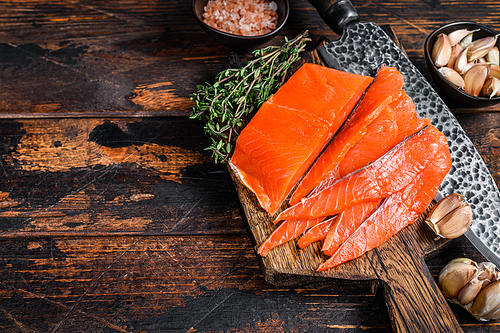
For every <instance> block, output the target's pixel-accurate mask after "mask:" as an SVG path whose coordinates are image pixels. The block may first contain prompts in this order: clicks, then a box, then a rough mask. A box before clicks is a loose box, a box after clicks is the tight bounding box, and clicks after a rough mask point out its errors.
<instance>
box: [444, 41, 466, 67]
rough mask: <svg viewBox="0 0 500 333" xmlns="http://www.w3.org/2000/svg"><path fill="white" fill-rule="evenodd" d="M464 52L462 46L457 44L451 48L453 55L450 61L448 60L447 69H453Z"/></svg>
mask: <svg viewBox="0 0 500 333" xmlns="http://www.w3.org/2000/svg"><path fill="white" fill-rule="evenodd" d="M462 51H463V48H462V47H461V46H460V44H455V45H453V46H452V47H451V55H450V60H448V63H447V64H446V67H449V68H453V66H454V65H455V61H456V60H457V58H458V56H459V55H460V53H461V52H462Z"/></svg>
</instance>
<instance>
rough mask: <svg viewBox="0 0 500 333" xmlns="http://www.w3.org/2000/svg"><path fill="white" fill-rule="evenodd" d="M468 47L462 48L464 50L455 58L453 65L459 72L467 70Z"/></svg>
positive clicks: (462, 72)
mask: <svg viewBox="0 0 500 333" xmlns="http://www.w3.org/2000/svg"><path fill="white" fill-rule="evenodd" d="M467 63H468V61H467V48H465V49H462V52H460V54H459V55H458V57H457V58H456V59H455V64H454V65H453V69H454V70H456V71H457V72H458V73H459V74H464V73H465V72H466V71H467V70H466V68H467Z"/></svg>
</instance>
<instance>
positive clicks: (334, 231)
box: [321, 201, 380, 256]
mask: <svg viewBox="0 0 500 333" xmlns="http://www.w3.org/2000/svg"><path fill="white" fill-rule="evenodd" d="M379 203H380V201H367V202H361V203H359V204H356V205H354V206H351V207H349V208H347V209H346V210H344V211H343V212H342V213H341V214H339V215H337V216H339V218H338V219H337V223H335V224H334V225H333V226H332V227H331V228H330V230H329V231H328V234H327V235H326V236H325V240H324V242H323V248H322V249H321V250H322V251H323V253H324V254H325V255H327V256H332V255H333V254H334V253H335V251H336V250H337V249H338V248H339V246H340V245H341V244H342V243H344V241H345V240H346V239H348V238H349V236H351V234H352V233H353V232H354V231H356V229H357V228H358V227H359V226H360V225H361V223H362V222H363V221H364V220H365V218H366V217H367V216H368V215H369V214H370V213H371V212H372V211H373V210H374V209H375V208H376V207H377V206H378V205H379Z"/></svg>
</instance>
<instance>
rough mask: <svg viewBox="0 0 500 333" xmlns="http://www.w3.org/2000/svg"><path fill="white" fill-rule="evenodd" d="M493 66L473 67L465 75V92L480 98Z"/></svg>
mask: <svg viewBox="0 0 500 333" xmlns="http://www.w3.org/2000/svg"><path fill="white" fill-rule="evenodd" d="M490 66H491V65H489V64H488V65H481V64H479V65H475V66H472V67H471V68H470V69H469V70H468V71H467V72H466V73H465V75H464V81H465V92H466V93H468V94H470V95H472V96H479V93H480V92H481V89H482V88H483V85H484V81H486V78H487V77H488V73H489V72H490Z"/></svg>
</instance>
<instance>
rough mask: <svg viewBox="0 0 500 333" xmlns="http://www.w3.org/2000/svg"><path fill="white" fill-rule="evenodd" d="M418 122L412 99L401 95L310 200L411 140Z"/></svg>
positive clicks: (374, 122) (369, 126)
mask: <svg viewBox="0 0 500 333" xmlns="http://www.w3.org/2000/svg"><path fill="white" fill-rule="evenodd" d="M415 119H416V112H415V105H414V104H413V101H412V100H411V99H410V97H409V96H408V95H407V94H406V93H405V92H404V91H401V94H400V97H399V98H398V99H397V100H395V101H394V102H392V103H391V104H389V106H388V107H387V108H386V109H385V110H384V111H383V112H382V113H381V114H380V115H379V116H378V117H377V119H375V120H374V121H373V122H372V123H371V124H370V125H368V128H367V131H366V134H365V135H364V136H363V137H362V138H361V140H360V141H359V142H358V143H356V144H355V145H354V147H352V148H351V149H350V150H349V151H348V152H347V154H346V155H345V157H344V158H343V160H342V162H340V165H339V172H338V174H336V173H330V174H329V175H328V176H327V177H326V178H325V179H323V180H322V181H321V183H320V184H319V185H318V186H316V187H315V188H314V189H313V190H312V191H311V192H310V193H309V195H308V196H312V195H314V194H316V193H318V192H320V191H322V190H324V189H325V188H327V187H329V186H331V185H332V184H333V183H334V182H335V181H336V180H337V179H339V178H341V177H344V176H346V175H348V174H349V173H351V172H354V171H356V170H358V169H361V168H362V167H364V166H366V165H368V164H369V163H371V162H373V161H375V160H376V159H378V158H380V157H381V156H382V155H384V154H385V153H387V152H388V151H389V150H390V149H391V148H392V147H393V146H394V145H396V144H397V143H399V142H401V141H403V140H404V139H405V138H406V137H407V136H409V135H408V133H406V132H407V131H410V130H411V129H413V128H412V127H411V125H412V124H413V122H414V121H415ZM429 124H430V122H429ZM423 127H424V126H422V127H420V128H418V129H415V130H414V131H413V132H412V133H410V134H414V133H416V132H418V130H420V129H422V128H423ZM400 129H401V130H402V131H405V134H403V135H401V134H399V133H398V132H399V131H400ZM337 176H338V177H337Z"/></svg>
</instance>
